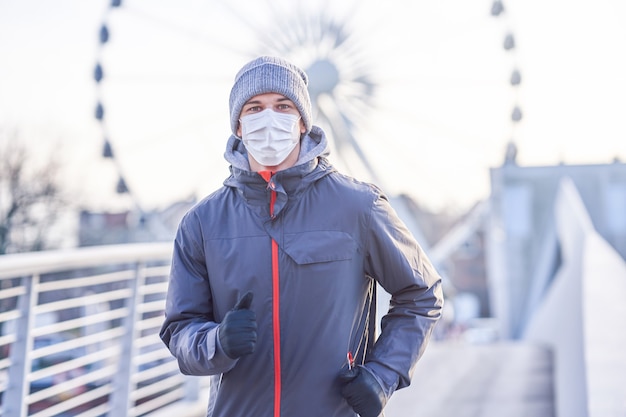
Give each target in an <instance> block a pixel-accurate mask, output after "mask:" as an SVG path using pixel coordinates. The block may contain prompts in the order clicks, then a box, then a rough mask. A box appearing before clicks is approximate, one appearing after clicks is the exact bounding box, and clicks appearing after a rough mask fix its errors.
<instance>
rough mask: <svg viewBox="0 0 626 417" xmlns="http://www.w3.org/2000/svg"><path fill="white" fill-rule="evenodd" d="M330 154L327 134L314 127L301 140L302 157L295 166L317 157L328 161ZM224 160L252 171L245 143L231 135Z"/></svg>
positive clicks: (233, 166)
mask: <svg viewBox="0 0 626 417" xmlns="http://www.w3.org/2000/svg"><path fill="white" fill-rule="evenodd" d="M329 154H330V148H329V147H328V140H327V139H326V134H325V133H324V131H323V130H322V129H321V128H320V127H318V126H313V127H312V128H311V131H310V132H309V133H308V134H307V135H305V136H304V137H303V138H302V139H301V143H300V156H299V157H298V161H297V162H296V164H295V166H298V165H302V164H305V163H307V162H311V161H312V160H314V159H315V158H317V157H322V158H324V159H326V158H327V157H328V155H329ZM224 159H226V161H228V163H230V165H231V167H232V168H235V169H238V170H243V171H250V163H249V162H248V151H247V150H246V147H245V146H244V144H243V141H242V140H241V139H240V138H238V137H237V136H235V135H231V136H230V138H228V142H227V144H226V152H224ZM232 168H231V169H232Z"/></svg>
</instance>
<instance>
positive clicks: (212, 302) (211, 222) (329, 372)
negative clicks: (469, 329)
mask: <svg viewBox="0 0 626 417" xmlns="http://www.w3.org/2000/svg"><path fill="white" fill-rule="evenodd" d="M307 82H308V79H307V75H306V74H305V73H304V72H303V71H302V70H301V69H300V68H298V67H296V66H294V65H293V64H291V63H289V62H287V61H285V60H283V59H280V58H276V57H267V56H263V57H259V58H257V59H255V60H253V61H251V62H249V63H248V64H246V65H245V66H244V67H243V68H242V69H241V70H240V71H239V73H238V74H237V76H236V78H235V83H234V85H233V87H232V90H231V94H230V115H231V120H230V122H231V128H232V132H233V135H232V136H231V137H230V139H229V140H228V144H227V148H226V153H225V158H226V160H227V161H228V162H229V163H230V164H231V166H230V173H231V174H230V176H229V177H228V178H227V179H226V180H225V182H224V186H223V187H222V188H220V189H218V190H217V191H216V192H214V193H213V194H211V195H209V196H208V197H206V198H205V199H204V200H203V201H201V202H200V203H198V204H197V205H196V206H195V207H194V208H192V209H191V210H190V211H189V212H188V213H187V214H186V215H185V217H184V218H183V219H182V221H181V223H180V226H179V230H178V233H177V236H176V240H175V244H174V254H173V260H172V270H171V277H170V283H169V290H168V296H167V304H166V311H165V316H166V319H165V322H164V324H163V328H162V330H161V338H162V340H163V341H164V343H165V344H166V345H167V346H168V348H169V350H170V351H171V352H172V354H173V355H174V356H175V357H176V358H177V359H178V364H179V367H180V370H181V372H183V373H184V374H188V375H213V376H214V377H213V378H212V380H211V398H210V400H209V410H208V416H211V417H279V416H283V417H309V416H310V417H320V416H323V417H332V416H336V417H353V416H355V413H358V414H360V415H361V416H362V417H376V416H378V415H379V414H380V413H381V412H382V409H383V408H384V406H385V404H386V402H387V400H388V399H389V397H390V396H391V395H392V393H393V392H394V391H395V390H396V389H399V388H403V387H406V386H407V385H409V383H410V379H411V375H412V371H413V368H414V366H415V364H416V362H417V360H418V359H419V358H420V356H421V355H422V353H423V352H424V349H425V348H426V344H427V342H428V339H429V337H430V335H431V332H432V330H433V327H434V325H435V323H436V321H437V320H438V319H439V317H440V315H441V309H442V305H443V298H442V291H441V279H440V277H439V275H438V274H437V273H436V271H435V270H434V268H433V267H432V265H431V263H430V262H429V261H428V259H427V258H426V256H425V254H424V252H423V251H422V250H421V249H420V247H419V246H418V244H417V242H415V240H414V238H413V237H412V236H411V234H410V232H409V231H408V230H407V228H406V227H405V226H404V225H403V223H402V222H401V221H400V220H399V219H398V217H397V215H396V214H395V212H394V210H393V209H392V208H391V207H390V205H389V202H388V201H387V198H386V197H385V196H384V195H383V193H382V192H381V191H380V190H379V189H378V188H377V187H376V186H374V185H371V184H366V183H362V182H359V181H357V180H355V179H353V178H350V177H348V176H346V175H343V174H340V173H339V172H337V171H336V170H335V169H334V168H333V166H332V165H331V164H330V163H329V161H328V159H327V156H328V153H329V151H328V144H327V140H326V137H325V135H324V132H323V131H322V130H321V129H320V128H319V127H316V126H313V125H312V120H311V102H310V99H309V94H308V91H307ZM376 282H378V283H380V284H381V286H382V287H383V288H384V289H385V290H386V291H388V292H389V293H390V294H391V301H390V309H389V313H388V314H387V315H386V316H385V317H384V318H383V319H382V323H381V329H382V331H381V335H380V337H378V339H376V340H375V336H374V329H375V325H376V323H375V289H376V286H375V284H376Z"/></svg>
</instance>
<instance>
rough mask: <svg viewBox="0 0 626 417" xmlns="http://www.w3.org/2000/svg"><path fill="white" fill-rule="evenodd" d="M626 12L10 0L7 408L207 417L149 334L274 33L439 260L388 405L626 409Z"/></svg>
mask: <svg viewBox="0 0 626 417" xmlns="http://www.w3.org/2000/svg"><path fill="white" fill-rule="evenodd" d="M624 21H626V3H624V2H621V1H619V0H599V1H596V2H590V1H578V2H566V1H564V0H550V1H544V2H539V1H538V0H531V1H524V2H522V1H520V0H509V1H499V0H495V1H494V0H480V1H472V2H467V1H462V0H444V1H441V2H437V3H436V4H433V3H427V4H421V3H420V2H404V1H400V0H392V1H389V2H375V1H373V0H348V1H345V2H331V1H326V0H315V1H306V2H305V1H288V0H275V1H270V0H264V1H256V2H252V1H247V0H245V1H244V0H235V1H226V0H215V1H206V0H181V1H178V2H176V4H173V3H171V2H167V1H164V0H98V1H95V0H92V1H89V2H86V1H80V0H60V1H54V2H52V1H44V0H21V1H17V0H0V399H1V406H0V416H2V417H17V416H19V417H23V416H27V415H28V416H38V417H45V416H83V417H87V416H95V417H97V416H111V417H125V416H160V415H163V416H166V415H167V416H169V415H172V414H175V413H178V414H179V415H180V416H181V417H182V416H187V415H188V416H201V415H203V413H204V410H205V409H206V401H207V397H208V396H207V389H208V384H207V381H206V380H205V379H203V378H189V377H183V376H182V375H180V374H179V372H178V370H177V367H176V363H175V361H174V360H173V359H172V358H171V357H170V356H169V353H168V352H167V350H166V348H165V347H164V346H163V345H162V343H161V342H160V341H159V340H158V337H157V335H156V334H157V332H158V328H159V326H160V323H161V321H162V312H163V300H164V293H165V291H166V289H167V273H168V262H169V256H170V252H171V242H172V239H173V236H174V233H175V230H176V227H177V224H178V221H179V220H180V218H181V217H182V215H183V214H184V213H185V211H186V210H188V209H189V208H190V207H191V206H192V205H193V204H195V203H196V202H197V201H199V200H200V199H201V198H203V197H204V196H205V195H207V194H208V193H210V192H211V191H212V190H214V189H216V188H217V187H219V186H220V185H221V183H222V181H223V180H224V179H225V178H226V177H227V175H228V165H227V164H226V162H225V161H224V159H223V153H224V149H225V144H226V140H227V139H228V136H229V135H230V127H229V117H228V93H229V90H230V87H231V85H232V81H233V79H234V75H235V73H236V72H237V70H238V69H239V68H240V67H241V66H242V65H243V64H244V63H246V62H247V61H249V60H250V59H252V58H254V57H255V56H257V55H260V54H276V55H281V56H284V57H286V58H288V59H290V60H292V61H294V62H295V63H297V64H299V65H300V66H302V67H303V68H304V69H306V70H307V72H308V74H309V77H310V86H309V90H310V94H311V97H312V100H313V103H314V111H315V124H318V125H320V126H322V127H323V128H324V129H325V130H326V131H327V133H328V134H329V137H330V139H331V144H332V153H331V162H332V163H333V164H335V165H336V166H337V167H338V168H339V169H341V170H343V171H345V172H347V173H350V174H353V175H355V176H357V177H359V178H361V179H365V180H368V181H372V182H375V183H377V184H378V185H380V186H381V187H382V188H383V190H385V191H386V192H387V193H388V195H389V196H390V199H391V201H392V204H393V206H394V208H395V209H396V210H397V211H398V213H399V215H400V216H401V217H402V218H403V219H404V220H405V222H406V223H407V225H408V226H409V228H410V229H411V230H412V232H413V233H414V234H415V236H416V237H417V238H418V240H419V242H420V244H421V245H422V246H423V247H424V249H425V250H426V252H427V253H428V255H429V256H430V258H431V259H432V260H433V262H434V263H435V265H436V266H437V268H438V270H439V271H440V272H441V274H442V276H443V279H444V288H445V295H446V300H447V303H446V306H445V310H444V317H443V319H442V320H441V322H440V324H439V325H438V327H437V332H436V334H435V338H434V340H433V342H432V343H431V345H430V347H429V348H428V350H427V352H426V354H425V356H424V358H423V359H422V361H421V362H420V363H419V364H418V365H417V367H416V370H415V378H414V382H413V384H412V385H411V387H409V388H407V389H405V390H402V391H399V392H397V393H396V394H395V395H394V397H393V398H392V400H391V402H390V403H389V405H388V407H387V410H386V414H385V415H387V416H388V417H394V416H395V417H400V416H429V417H436V416H441V417H444V416H445V417H447V416H481V417H491V416H500V415H506V416H513V417H515V416H520V417H521V416H533V417H543V416H555V417H556V416H558V417H587V416H589V417H614V416H615V417H623V416H626V353H625V352H626V303H624V299H625V297H626V263H625V259H626V164H624V162H623V161H624V160H626V124H625V123H624V114H626V100H624V97H625V96H626V57H625V55H624V53H623V51H624V50H626V25H624V24H623V22H624ZM386 301H387V300H386V299H385V298H384V297H381V299H380V300H379V310H380V311H379V314H384V310H386V306H387V303H386Z"/></svg>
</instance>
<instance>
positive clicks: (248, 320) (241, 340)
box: [218, 292, 257, 359]
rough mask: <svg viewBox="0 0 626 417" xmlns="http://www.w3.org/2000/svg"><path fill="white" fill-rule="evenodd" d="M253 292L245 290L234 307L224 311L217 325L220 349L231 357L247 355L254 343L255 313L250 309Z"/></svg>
mask: <svg viewBox="0 0 626 417" xmlns="http://www.w3.org/2000/svg"><path fill="white" fill-rule="evenodd" d="M252 297H253V294H252V293H251V292H247V293H246V294H244V296H243V297H241V298H240V299H239V301H237V304H235V307H233V309H232V310H230V311H229V312H228V313H226V316H224V320H222V323H221V324H220V326H219V329H218V337H219V341H220V344H221V345H222V349H223V350H224V352H225V353H226V355H228V357H229V358H231V359H236V358H239V357H240V356H244V355H249V354H251V353H252V352H254V347H255V345H256V337H257V334H256V330H257V324H256V314H255V313H254V311H252V310H250V305H251V304H252Z"/></svg>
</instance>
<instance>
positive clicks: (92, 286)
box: [0, 243, 208, 417]
mask: <svg viewBox="0 0 626 417" xmlns="http://www.w3.org/2000/svg"><path fill="white" fill-rule="evenodd" d="M170 254H171V244H170V243H150V244H129V245H111V246H100V247H90V248H80V249H75V250H62V251H49V252H36V253H27V254H15V255H3V256H0V403H1V406H0V416H2V417H25V416H34V417H48V416H59V415H63V416H81V417H90V416H93V417H98V416H115V417H132V416H148V415H150V414H151V413H153V412H155V411H156V410H162V409H163V407H166V406H171V405H172V404H178V405H180V404H181V403H188V404H196V403H198V402H205V401H206V397H205V398H201V397H204V396H201V395H199V393H200V392H201V391H202V390H204V389H206V387H207V385H208V379H205V378H193V377H185V376H183V375H181V374H180V372H179V371H178V368H177V364H176V361H175V360H174V359H173V358H172V357H171V356H170V354H169V352H168V351H167V349H166V348H165V346H164V345H163V343H162V342H161V341H160V339H159V337H158V332H159V329H160V325H161V323H162V321H163V309H164V304H165V293H166V290H167V276H168V272H169V263H170ZM179 415H180V414H179Z"/></svg>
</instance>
